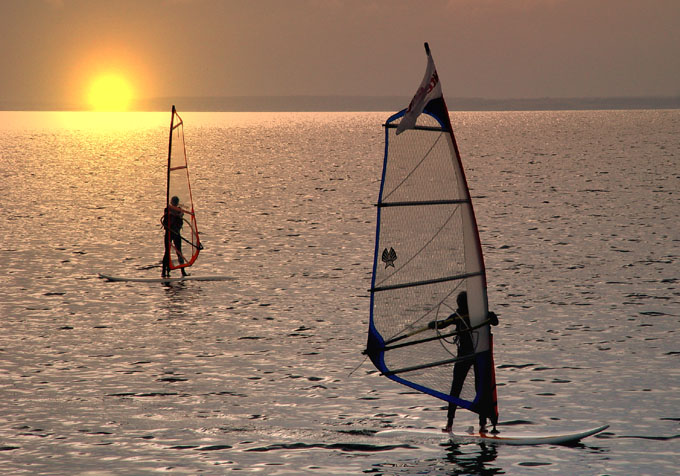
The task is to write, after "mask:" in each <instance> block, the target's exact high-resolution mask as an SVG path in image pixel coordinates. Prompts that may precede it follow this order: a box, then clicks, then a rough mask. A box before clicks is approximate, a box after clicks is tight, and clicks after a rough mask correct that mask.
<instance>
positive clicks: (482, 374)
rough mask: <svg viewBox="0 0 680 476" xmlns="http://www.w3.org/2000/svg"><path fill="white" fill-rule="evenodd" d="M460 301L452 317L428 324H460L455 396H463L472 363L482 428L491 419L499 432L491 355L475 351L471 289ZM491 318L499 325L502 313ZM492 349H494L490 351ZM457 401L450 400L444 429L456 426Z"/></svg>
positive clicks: (440, 326) (491, 314) (434, 326)
mask: <svg viewBox="0 0 680 476" xmlns="http://www.w3.org/2000/svg"><path fill="white" fill-rule="evenodd" d="M456 305H457V306H458V308H457V309H456V311H455V312H454V313H453V314H451V315H450V316H449V317H447V318H446V319H444V320H442V321H432V322H430V323H429V324H428V327H429V328H430V329H443V328H445V327H448V326H450V325H452V324H453V325H455V326H456V333H457V339H458V357H460V358H461V359H462V360H460V361H457V362H456V363H455V364H454V366H453V381H452V382H451V392H450V395H451V396H452V397H456V398H459V397H460V392H461V390H462V389H463V384H464V383H465V378H466V377H467V374H468V372H469V371H470V367H472V368H473V371H474V375H475V386H476V387H477V388H476V390H477V393H478V394H479V395H480V400H479V403H478V407H477V409H475V411H478V413H479V427H480V429H479V431H480V433H485V432H486V421H487V419H490V420H491V423H492V425H493V430H492V432H496V424H497V423H498V422H497V421H496V412H495V411H494V409H493V405H494V402H493V388H491V375H492V374H491V371H492V369H491V368H490V365H491V359H490V356H489V359H478V358H477V356H476V355H475V346H474V343H473V341H472V330H471V329H470V327H471V326H470V316H469V312H468V303H467V292H465V291H462V292H460V293H459V294H458V296H457V297H456ZM488 319H489V320H490V324H491V325H493V326H495V325H498V316H497V315H496V313H494V312H489V314H488ZM487 352H490V351H487ZM482 360H483V361H485V362H486V361H488V362H489V365H488V366H487V365H483V368H480V364H479V363H478V362H479V361H482ZM483 383H485V384H486V386H487V388H484V389H480V388H479V386H480V385H482V384H483ZM456 408H458V405H456V404H455V403H453V402H449V408H448V412H447V419H446V427H445V428H444V429H443V430H442V431H444V432H450V431H451V428H452V427H453V419H454V417H455V416H456Z"/></svg>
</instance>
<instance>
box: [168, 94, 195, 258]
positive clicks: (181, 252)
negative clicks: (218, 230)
mask: <svg viewBox="0 0 680 476" xmlns="http://www.w3.org/2000/svg"><path fill="white" fill-rule="evenodd" d="M163 215H164V216H163V219H162V225H163V227H164V228H165V230H166V233H165V240H166V245H165V246H166V250H169V251H170V253H168V254H169V258H168V259H169V267H170V269H178V268H185V267H188V266H191V265H192V264H194V262H195V261H196V258H198V254H199V252H200V251H201V249H202V246H201V241H200V239H199V237H198V226H197V225H196V213H195V212H194V201H193V197H192V195H191V183H190V181H189V166H188V164H187V154H186V148H185V145H184V123H183V121H182V118H181V117H180V116H179V114H177V110H176V109H175V106H172V118H171V119H170V142H169V146H168V176H167V193H166V197H165V212H164V214H163Z"/></svg>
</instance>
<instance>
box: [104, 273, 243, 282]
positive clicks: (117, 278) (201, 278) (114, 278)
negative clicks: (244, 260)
mask: <svg viewBox="0 0 680 476" xmlns="http://www.w3.org/2000/svg"><path fill="white" fill-rule="evenodd" d="M99 277H100V278H102V279H105V280H107V281H118V282H133V283H174V282H178V281H236V278H234V277H232V276H191V275H189V276H177V277H174V278H134V277H126V276H110V275H108V274H102V273H99Z"/></svg>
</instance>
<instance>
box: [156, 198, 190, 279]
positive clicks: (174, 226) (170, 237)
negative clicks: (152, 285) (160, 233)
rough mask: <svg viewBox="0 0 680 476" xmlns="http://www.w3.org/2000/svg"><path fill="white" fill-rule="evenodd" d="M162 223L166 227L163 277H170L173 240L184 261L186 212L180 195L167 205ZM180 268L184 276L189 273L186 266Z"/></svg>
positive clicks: (178, 255) (180, 260) (181, 260)
mask: <svg viewBox="0 0 680 476" xmlns="http://www.w3.org/2000/svg"><path fill="white" fill-rule="evenodd" d="M161 223H162V224H163V228H165V239H164V243H165V254H164V255H163V270H162V271H161V277H163V278H169V277H170V248H171V246H170V243H171V242H172V244H174V245H175V250H176V252H177V259H178V260H179V264H183V263H184V256H183V255H182V235H181V231H182V225H183V223H184V212H182V209H181V208H180V207H179V197H176V196H175V197H172V198H171V199H170V205H169V206H167V207H165V210H164V212H163V218H162V220H161ZM180 270H181V271H182V276H186V275H187V273H186V271H184V268H180Z"/></svg>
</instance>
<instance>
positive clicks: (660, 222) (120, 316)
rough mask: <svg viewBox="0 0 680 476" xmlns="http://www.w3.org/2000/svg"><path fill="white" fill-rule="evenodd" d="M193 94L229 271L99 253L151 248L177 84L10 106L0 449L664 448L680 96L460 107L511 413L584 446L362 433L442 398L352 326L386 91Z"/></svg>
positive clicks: (86, 456) (16, 457) (675, 415)
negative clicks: (348, 105)
mask: <svg viewBox="0 0 680 476" xmlns="http://www.w3.org/2000/svg"><path fill="white" fill-rule="evenodd" d="M180 114H182V111H180ZM182 116H183V118H184V121H185V137H186V144H187V155H188V160H189V169H190V173H191V176H192V179H193V180H192V186H193V194H194V197H195V206H196V213H197V217H198V226H199V231H200V233H201V237H202V240H201V241H202V242H203V244H204V246H205V250H203V252H202V253H201V255H200V257H199V259H198V261H197V263H196V265H195V266H194V267H193V268H192V270H191V272H192V273H193V274H194V275H201V276H205V275H229V276H233V277H234V278H235V280H234V281H220V282H198V281H191V282H182V283H173V284H169V285H162V284H159V283H151V284H150V283H110V282H105V281H103V280H101V279H99V278H98V273H108V274H114V275H124V276H134V277H154V276H159V275H160V261H161V258H162V254H163V244H162V239H163V232H162V229H161V227H160V217H161V214H162V211H163V208H164V206H165V204H164V200H165V174H166V171H165V166H166V161H167V143H168V126H169V120H170V114H169V112H168V113H167V114H161V113H147V114H141V113H140V114H133V113H129V114H118V115H111V114H109V115H106V114H94V113H18V112H17V113H7V112H6V113H0V175H2V183H3V191H2V195H1V196H0V210H1V214H0V225H1V228H2V230H3V234H2V243H1V245H0V260H1V265H2V271H0V288H1V289H2V291H1V292H2V300H1V303H0V306H1V308H0V309H1V310H2V314H1V317H2V323H1V326H2V333H1V334H0V459H1V462H0V464H2V472H3V474H84V475H93V474H97V475H142V474H156V473H160V472H164V473H168V474H198V473H201V474H224V473H227V472H230V471H236V470H238V471H240V472H242V473H260V474H267V475H300V474H323V475H328V474H342V475H345V474H380V475H392V474H395V475H396V474H398V475H412V474H430V475H435V474H447V475H449V474H513V475H514V474H529V475H534V474H579V475H580V474H600V475H604V474H607V475H630V474H636V475H641V474H649V475H668V474H677V471H678V469H677V461H678V455H679V453H680V438H679V435H680V431H679V429H678V424H679V423H680V411H679V410H678V408H679V407H678V404H679V403H680V402H679V400H678V394H679V392H680V384H679V380H678V377H679V376H680V372H679V371H678V359H679V358H680V339H679V336H678V331H677V329H678V322H679V321H680V287H679V283H680V267H679V261H680V231H679V230H680V227H678V223H679V222H680V147H679V145H678V144H679V142H678V136H679V133H680V111H672V110H661V111H561V112H550V111H547V112H453V113H452V119H453V125H454V128H455V131H456V135H457V139H458V142H459V146H460V150H461V154H462V158H463V164H464V167H465V170H466V173H467V179H468V183H469V185H470V188H471V193H472V196H473V203H474V206H475V211H476V215H477V220H478V222H479V229H480V234H481V241H482V248H483V252H484V255H485V260H486V266H487V275H488V285H489V289H488V293H489V302H490V307H491V309H492V310H494V311H495V312H496V313H498V314H499V316H500V325H499V326H498V327H496V328H494V333H495V353H496V357H495V360H496V365H497V374H496V376H497V381H498V385H499V387H498V400H499V408H500V422H501V425H500V426H499V428H500V430H501V431H503V430H504V429H522V430H536V431H559V432H561V431H569V430H581V429H584V428H590V427H594V426H596V425H599V424H609V425H610V428H609V429H608V430H607V431H606V432H604V433H603V434H601V435H599V436H597V437H591V438H588V439H586V440H584V441H583V442H582V443H581V444H579V445H577V446H573V447H565V446H549V445H548V446H535V447H506V446H493V445H480V444H466V445H453V444H450V443H449V442H447V441H444V440H442V439H440V438H434V439H432V438H429V439H428V438H422V437H421V438H417V437H414V438H411V439H406V438H404V439H393V440H391V439H388V440H385V439H381V438H377V437H374V436H373V435H374V433H375V432H376V431H377V430H380V429H385V428H404V427H415V428H438V427H441V426H442V424H443V422H444V419H445V410H444V405H443V402H441V401H439V400H436V399H434V398H432V397H429V396H424V395H421V394H418V393H417V392H413V391H411V390H409V389H408V388H406V387H403V386H400V385H398V384H396V383H394V382H392V381H390V380H388V379H385V378H384V377H381V376H379V375H378V373H377V372H376V371H375V369H374V368H373V367H372V364H371V363H370V362H369V361H366V360H365V359H364V357H363V356H362V354H361V351H362V350H363V349H364V345H365V341H366V331H367V325H368V315H369V295H368V292H367V289H368V288H369V287H370V277H371V268H372V260H373V246H374V235H375V219H376V209H375V207H374V205H373V204H374V203H375V201H376V200H377V196H378V190H379V183H380V182H379V181H380V174H381V167H382V161H383V151H384V144H383V130H382V127H381V124H382V123H383V121H384V120H385V119H386V117H388V116H389V114H388V113H376V112H370V113H256V114H251V113H184V114H182ZM404 226H408V223H404ZM175 274H177V271H175ZM475 422H476V418H475V416H474V415H472V414H469V413H466V412H462V411H461V412H458V414H457V416H456V422H455V427H456V428H457V429H459V430H464V429H465V428H467V426H469V425H473V424H475Z"/></svg>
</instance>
